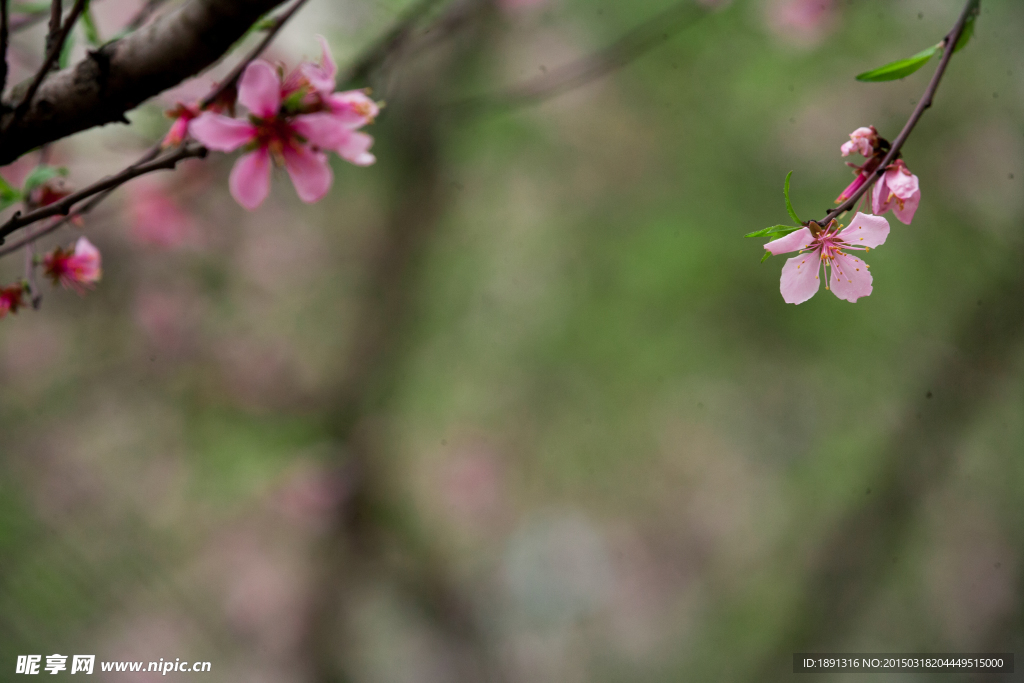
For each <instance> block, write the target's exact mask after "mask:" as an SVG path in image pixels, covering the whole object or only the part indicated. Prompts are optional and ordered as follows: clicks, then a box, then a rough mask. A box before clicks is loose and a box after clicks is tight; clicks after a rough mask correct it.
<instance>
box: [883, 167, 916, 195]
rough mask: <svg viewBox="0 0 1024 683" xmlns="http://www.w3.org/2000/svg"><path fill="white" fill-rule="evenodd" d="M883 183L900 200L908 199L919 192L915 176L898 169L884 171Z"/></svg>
mask: <svg viewBox="0 0 1024 683" xmlns="http://www.w3.org/2000/svg"><path fill="white" fill-rule="evenodd" d="M904 168H906V167H904ZM885 182H886V184H887V185H888V186H889V191H890V192H892V193H893V194H894V195H896V196H897V197H899V198H900V199H910V198H911V197H913V196H914V195H915V194H916V193H919V192H920V191H921V187H920V184H919V182H918V179H917V176H916V175H913V174H912V173H904V172H903V171H902V170H900V169H899V168H894V169H890V170H888V171H886V172H885Z"/></svg>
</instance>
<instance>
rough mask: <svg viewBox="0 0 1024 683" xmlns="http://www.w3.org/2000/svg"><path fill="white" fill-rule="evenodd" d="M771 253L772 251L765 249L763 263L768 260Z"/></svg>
mask: <svg viewBox="0 0 1024 683" xmlns="http://www.w3.org/2000/svg"><path fill="white" fill-rule="evenodd" d="M771 255H772V252H770V251H768V250H765V252H764V256H762V257H761V263H764V262H765V261H767V260H768V257H769V256H771Z"/></svg>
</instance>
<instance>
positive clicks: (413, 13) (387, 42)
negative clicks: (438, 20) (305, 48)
mask: <svg viewBox="0 0 1024 683" xmlns="http://www.w3.org/2000/svg"><path fill="white" fill-rule="evenodd" d="M443 1H444V0H420V1H419V2H418V3H416V4H414V5H413V6H412V7H410V8H409V9H408V10H406V12H405V14H403V15H402V17H400V18H399V19H398V20H397V21H396V22H395V24H394V25H393V26H392V27H391V28H390V29H389V30H388V32H387V33H385V34H384V35H383V36H381V37H380V39H378V40H377V41H376V42H374V43H373V44H372V45H370V47H369V48H367V49H366V50H364V51H363V54H362V56H360V57H358V58H356V59H355V60H354V61H353V62H352V64H351V65H350V66H348V67H347V68H346V69H345V71H344V72H342V73H341V74H339V75H338V83H339V84H346V83H363V82H366V81H367V80H369V78H370V76H371V75H372V74H373V73H374V72H375V71H377V70H378V69H380V68H381V67H382V66H383V65H384V63H385V62H388V61H390V60H394V59H396V58H397V57H398V56H399V55H401V53H402V52H403V50H404V49H405V47H406V45H407V44H408V43H409V42H410V40H411V39H412V36H413V32H414V31H415V29H416V25H417V24H418V23H419V22H420V21H421V20H422V19H423V18H424V17H425V16H426V15H427V14H428V13H429V12H430V11H431V10H432V9H434V8H435V7H437V6H439V5H440V4H442V2H443Z"/></svg>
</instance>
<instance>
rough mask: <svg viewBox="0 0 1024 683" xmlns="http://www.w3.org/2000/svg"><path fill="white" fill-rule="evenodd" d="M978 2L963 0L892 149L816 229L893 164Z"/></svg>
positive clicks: (929, 103)
mask: <svg viewBox="0 0 1024 683" xmlns="http://www.w3.org/2000/svg"><path fill="white" fill-rule="evenodd" d="M980 2H981V0H967V4H966V5H964V9H963V11H962V12H961V13H960V18H959V19H957V21H956V24H954V25H953V29H952V30H951V31H950V32H949V33H947V34H946V37H945V38H943V39H942V46H943V47H942V59H941V60H940V61H939V66H938V68H937V69H935V73H934V74H933V75H932V80H931V82H929V83H928V87H927V89H925V91H924V95H923V96H922V97H921V101H920V102H918V103H917V106H916V107H914V111H913V113H912V114H911V115H910V118H909V119H907V123H906V125H904V126H903V130H901V131H900V134H899V135H898V136H896V139H895V140H894V141H893V143H892V147H890V148H889V153H888V154H886V155H885V158H884V159H882V163H880V164H879V165H878V168H877V169H876V170H875V172H874V173H873V174H872V177H871V178H870V179H869V180H868V181H867V182H866V183H864V184H863V185H861V186H860V189H858V190H857V191H856V192H854V193H853V194H852V195H851V196H850V198H849V199H847V200H846V201H845V202H843V203H842V204H840V205H839V206H837V207H836V208H834V209H832V210H831V211H829V212H828V214H827V215H826V216H825V217H824V218H823V219H821V220H820V221H818V225H822V226H826V225H828V224H829V223H830V222H831V221H832V220H833V219H834V218H836V217H838V216H839V215H841V214H844V213H846V212H847V211H849V210H850V209H852V208H853V207H854V206H855V205H856V204H857V200H858V199H860V198H861V196H862V195H864V193H866V192H867V191H868V190H869V189H871V186H872V185H874V184H875V182H876V181H877V180H878V179H879V178H880V177H881V176H882V174H883V173H885V169H886V168H887V167H888V166H889V164H891V163H892V162H893V161H895V160H896V157H897V156H898V155H899V153H900V148H901V147H903V143H905V142H906V141H907V138H908V137H910V133H911V132H912V131H913V130H914V126H916V125H917V122H918V121H919V120H920V119H921V116H923V115H924V112H925V110H926V109H928V108H929V107H931V106H932V98H933V97H934V96H935V91H936V90H938V89H939V81H941V80H942V76H943V74H945V73H946V67H947V66H948V65H949V60H950V59H951V58H952V57H953V50H954V49H955V48H956V44H957V42H958V41H959V40H960V36H961V35H962V34H963V32H964V27H965V26H966V25H967V19H968V18H969V17H970V16H971V13H972V12H975V11H976V10H977V7H978V4H979V3H980Z"/></svg>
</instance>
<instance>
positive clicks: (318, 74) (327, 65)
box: [299, 36, 338, 96]
mask: <svg viewBox="0 0 1024 683" xmlns="http://www.w3.org/2000/svg"><path fill="white" fill-rule="evenodd" d="M317 40H319V41H320V49H321V53H320V64H310V63H309V62H305V63H303V64H302V65H301V66H300V67H299V70H300V71H301V72H302V75H303V76H305V77H306V80H307V81H309V84H310V85H311V86H313V88H314V89H315V90H316V91H317V92H319V93H320V94H321V95H323V96H327V95H330V94H331V93H333V92H334V88H335V87H336V85H335V82H334V81H335V78H336V76H337V74H338V65H337V64H335V63H334V57H333V56H331V47H330V45H328V44H327V39H326V38H324V37H323V36H317Z"/></svg>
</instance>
